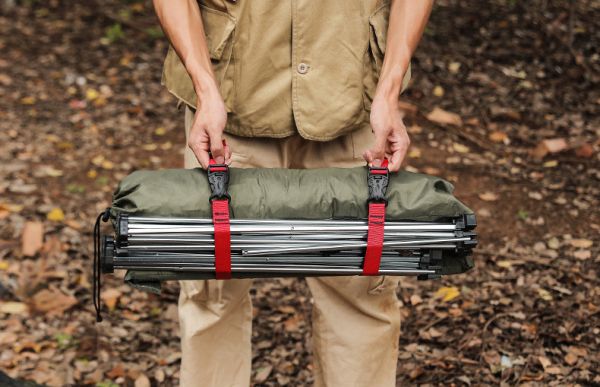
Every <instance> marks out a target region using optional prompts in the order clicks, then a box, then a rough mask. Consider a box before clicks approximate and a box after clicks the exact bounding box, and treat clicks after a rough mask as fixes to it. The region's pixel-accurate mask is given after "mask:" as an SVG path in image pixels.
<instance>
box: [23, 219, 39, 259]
mask: <svg viewBox="0 0 600 387" xmlns="http://www.w3.org/2000/svg"><path fill="white" fill-rule="evenodd" d="M43 245H44V225H43V223H42V222H26V223H25V226H24V227H23V234H22V235H21V251H22V253H23V255H24V256H26V257H32V256H34V255H35V254H36V253H37V252H38V251H39V250H40V249H41V248H42V246H43Z"/></svg>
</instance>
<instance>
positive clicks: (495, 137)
mask: <svg viewBox="0 0 600 387" xmlns="http://www.w3.org/2000/svg"><path fill="white" fill-rule="evenodd" d="M489 137H490V140H492V141H493V142H504V141H506V140H508V135H507V134H506V133H504V132H500V131H498V130H495V131H493V132H492V133H490V136H489Z"/></svg>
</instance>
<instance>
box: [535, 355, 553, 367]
mask: <svg viewBox="0 0 600 387" xmlns="http://www.w3.org/2000/svg"><path fill="white" fill-rule="evenodd" d="M538 361H539V362H540V364H541V365H542V367H543V368H544V370H546V368H548V367H550V365H551V364H552V362H551V361H550V359H548V358H547V357H546V356H538Z"/></svg>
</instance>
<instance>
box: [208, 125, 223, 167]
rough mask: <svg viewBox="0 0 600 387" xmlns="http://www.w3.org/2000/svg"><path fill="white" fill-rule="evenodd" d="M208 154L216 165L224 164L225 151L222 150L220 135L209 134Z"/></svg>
mask: <svg viewBox="0 0 600 387" xmlns="http://www.w3.org/2000/svg"><path fill="white" fill-rule="evenodd" d="M208 136H209V141H210V153H211V156H212V158H213V159H214V160H215V162H216V163H217V164H223V163H225V150H224V149H223V139H222V138H221V133H220V132H218V133H214V132H209V133H208Z"/></svg>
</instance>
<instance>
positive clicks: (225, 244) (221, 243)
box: [212, 199, 231, 279]
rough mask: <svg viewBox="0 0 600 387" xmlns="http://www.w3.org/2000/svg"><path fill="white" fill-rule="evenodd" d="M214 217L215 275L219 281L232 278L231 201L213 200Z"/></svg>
mask: <svg viewBox="0 0 600 387" xmlns="http://www.w3.org/2000/svg"><path fill="white" fill-rule="evenodd" d="M212 217H213V223H214V227H215V273H216V278H217V279H230V278H231V229H230V224H229V201H228V200H216V199H215V200H213V201H212Z"/></svg>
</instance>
